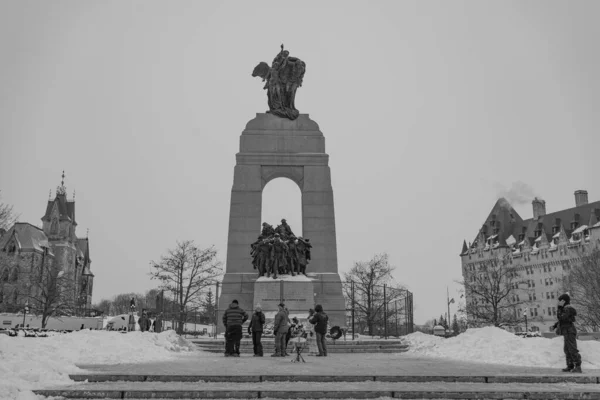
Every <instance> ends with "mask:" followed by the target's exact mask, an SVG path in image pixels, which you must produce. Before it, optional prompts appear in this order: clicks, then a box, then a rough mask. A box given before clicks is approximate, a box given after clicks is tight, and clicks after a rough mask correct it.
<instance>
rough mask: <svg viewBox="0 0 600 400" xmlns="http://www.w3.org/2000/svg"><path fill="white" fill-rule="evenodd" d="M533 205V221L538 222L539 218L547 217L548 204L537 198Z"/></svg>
mask: <svg viewBox="0 0 600 400" xmlns="http://www.w3.org/2000/svg"><path fill="white" fill-rule="evenodd" d="M531 204H532V205H533V219H534V220H536V221H537V219H538V218H539V217H543V216H544V215H546V202H545V201H544V200H541V199H538V198H537V197H536V198H535V199H533V201H532V202H531Z"/></svg>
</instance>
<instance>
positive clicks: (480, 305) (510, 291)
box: [459, 256, 529, 327]
mask: <svg viewBox="0 0 600 400" xmlns="http://www.w3.org/2000/svg"><path fill="white" fill-rule="evenodd" d="M459 283H460V284H461V285H462V286H463V288H464V291H465V294H466V295H467V300H468V301H467V302H466V303H465V305H464V308H462V309H459V311H460V312H464V313H466V315H467V319H468V321H469V325H470V326H474V327H478V326H488V325H493V326H497V327H503V326H514V325H517V324H519V323H520V322H521V320H520V315H518V313H517V307H518V306H519V305H525V304H528V303H529V299H525V292H522V291H521V289H520V285H521V284H527V281H524V280H522V279H520V276H519V273H518V271H517V268H516V267H513V266H512V265H511V264H509V263H508V261H507V259H506V258H504V257H500V256H499V257H494V258H491V259H488V260H485V261H482V262H481V263H480V264H479V266H478V268H477V269H476V270H474V271H467V273H466V274H465V279H464V280H463V281H461V282H459ZM521 296H523V299H521Z"/></svg>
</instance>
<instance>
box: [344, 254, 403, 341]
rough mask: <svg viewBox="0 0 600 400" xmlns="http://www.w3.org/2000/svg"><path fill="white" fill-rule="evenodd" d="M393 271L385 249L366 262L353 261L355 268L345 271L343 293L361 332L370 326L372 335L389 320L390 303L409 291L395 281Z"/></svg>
mask: <svg viewBox="0 0 600 400" xmlns="http://www.w3.org/2000/svg"><path fill="white" fill-rule="evenodd" d="M393 271H394V267H393V266H391V265H389V262H388V255H387V254H385V253H383V254H378V255H375V256H374V257H373V258H372V259H371V260H369V261H367V262H362V261H361V262H356V263H354V266H353V267H352V269H351V270H350V271H349V272H347V273H345V274H344V280H345V282H344V284H343V289H344V295H345V296H346V299H349V302H350V307H352V308H354V310H355V318H357V319H358V326H359V329H360V332H362V331H363V329H365V328H367V329H368V332H369V335H373V334H374V333H375V328H381V327H382V326H384V325H385V324H388V321H387V319H388V318H389V316H388V315H386V314H387V311H388V310H389V309H388V307H389V304H390V303H393V302H394V301H395V300H399V299H401V298H403V294H405V293H406V291H405V290H404V289H402V288H401V287H400V286H398V285H395V284H394V281H393V277H392V272H393ZM352 282H353V283H352ZM384 287H385V289H384ZM352 289H354V292H352ZM384 291H385V293H384ZM386 317H388V318H386Z"/></svg>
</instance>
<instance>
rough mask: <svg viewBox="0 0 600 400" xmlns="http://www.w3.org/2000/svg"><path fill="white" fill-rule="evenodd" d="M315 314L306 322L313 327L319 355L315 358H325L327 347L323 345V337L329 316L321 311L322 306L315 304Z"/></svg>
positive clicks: (325, 333)
mask: <svg viewBox="0 0 600 400" xmlns="http://www.w3.org/2000/svg"><path fill="white" fill-rule="evenodd" d="M315 311H316V313H315V314H313V315H311V316H310V318H309V320H308V322H310V323H311V324H313V325H314V326H315V335H316V336H317V348H318V349H319V354H317V357H327V346H326V344H325V339H326V337H325V335H327V323H328V322H329V316H327V314H325V312H324V311H323V306H322V305H320V304H317V305H316V306H315Z"/></svg>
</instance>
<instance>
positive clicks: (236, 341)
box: [223, 300, 248, 357]
mask: <svg viewBox="0 0 600 400" xmlns="http://www.w3.org/2000/svg"><path fill="white" fill-rule="evenodd" d="M247 319H248V314H247V313H246V311H244V310H242V309H241V308H240V306H239V303H238V301H237V300H233V301H232V302H231V304H230V305H229V308H228V309H227V310H225V312H224V313H223V325H225V338H226V342H225V357H239V356H240V342H241V340H242V325H243V324H244V322H246V320H247Z"/></svg>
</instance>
